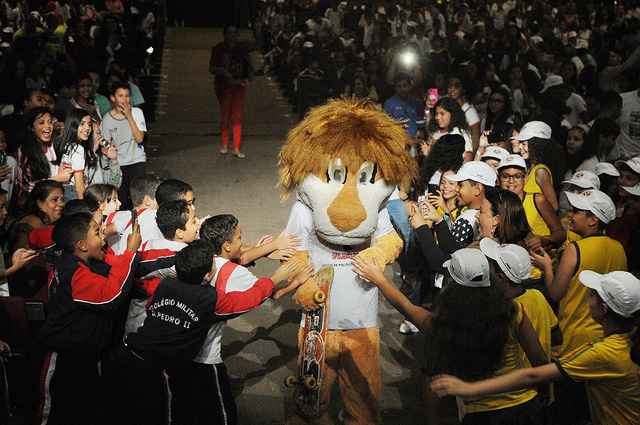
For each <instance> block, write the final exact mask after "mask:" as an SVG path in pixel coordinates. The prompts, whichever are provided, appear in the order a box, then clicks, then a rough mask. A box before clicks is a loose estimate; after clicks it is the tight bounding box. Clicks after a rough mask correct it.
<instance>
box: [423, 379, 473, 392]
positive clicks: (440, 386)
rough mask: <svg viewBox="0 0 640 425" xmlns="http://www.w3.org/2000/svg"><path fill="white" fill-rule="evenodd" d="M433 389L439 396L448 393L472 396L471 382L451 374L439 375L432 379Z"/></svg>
mask: <svg viewBox="0 0 640 425" xmlns="http://www.w3.org/2000/svg"><path fill="white" fill-rule="evenodd" d="M431 391H433V392H434V393H436V394H437V395H438V397H445V396H448V395H455V396H462V397H464V396H470V395H472V394H471V388H470V384H469V383H467V382H464V381H463V380H461V379H458V378H456V377H455V376H451V375H438V376H435V377H434V378H433V379H432V380H431Z"/></svg>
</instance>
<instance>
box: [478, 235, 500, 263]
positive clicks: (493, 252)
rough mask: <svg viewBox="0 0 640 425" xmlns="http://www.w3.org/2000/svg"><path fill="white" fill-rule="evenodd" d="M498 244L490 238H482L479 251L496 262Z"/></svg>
mask: <svg viewBox="0 0 640 425" xmlns="http://www.w3.org/2000/svg"><path fill="white" fill-rule="evenodd" d="M499 248H500V244H499V243H498V242H496V241H494V240H493V239H491V238H483V239H482V240H481V241H480V251H482V253H483V254H484V255H486V256H487V257H489V258H491V259H492V260H497V259H498V257H499V255H498V250H499Z"/></svg>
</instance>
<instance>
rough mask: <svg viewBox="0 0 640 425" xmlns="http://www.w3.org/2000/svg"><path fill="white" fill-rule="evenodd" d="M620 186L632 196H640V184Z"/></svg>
mask: <svg viewBox="0 0 640 425" xmlns="http://www.w3.org/2000/svg"><path fill="white" fill-rule="evenodd" d="M620 187H621V188H623V189H624V190H625V191H627V192H629V193H630V194H632V195H634V196H640V184H637V185H635V186H620Z"/></svg>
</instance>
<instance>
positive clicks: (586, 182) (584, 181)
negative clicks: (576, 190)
mask: <svg viewBox="0 0 640 425" xmlns="http://www.w3.org/2000/svg"><path fill="white" fill-rule="evenodd" d="M562 184H572V185H575V186H578V187H581V188H583V189H600V179H599V178H598V176H596V175H595V174H594V173H592V172H591V171H586V170H583V171H578V172H576V173H574V174H573V176H571V178H570V179H569V180H565V181H563V182H562Z"/></svg>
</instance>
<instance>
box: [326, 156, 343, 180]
mask: <svg viewBox="0 0 640 425" xmlns="http://www.w3.org/2000/svg"><path fill="white" fill-rule="evenodd" d="M332 181H333V182H336V183H340V184H345V183H346V181H347V167H345V165H344V164H343V163H342V160H340V158H337V159H336V160H334V161H333V162H332V163H330V164H329V169H328V170H327V183H330V182H332Z"/></svg>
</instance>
